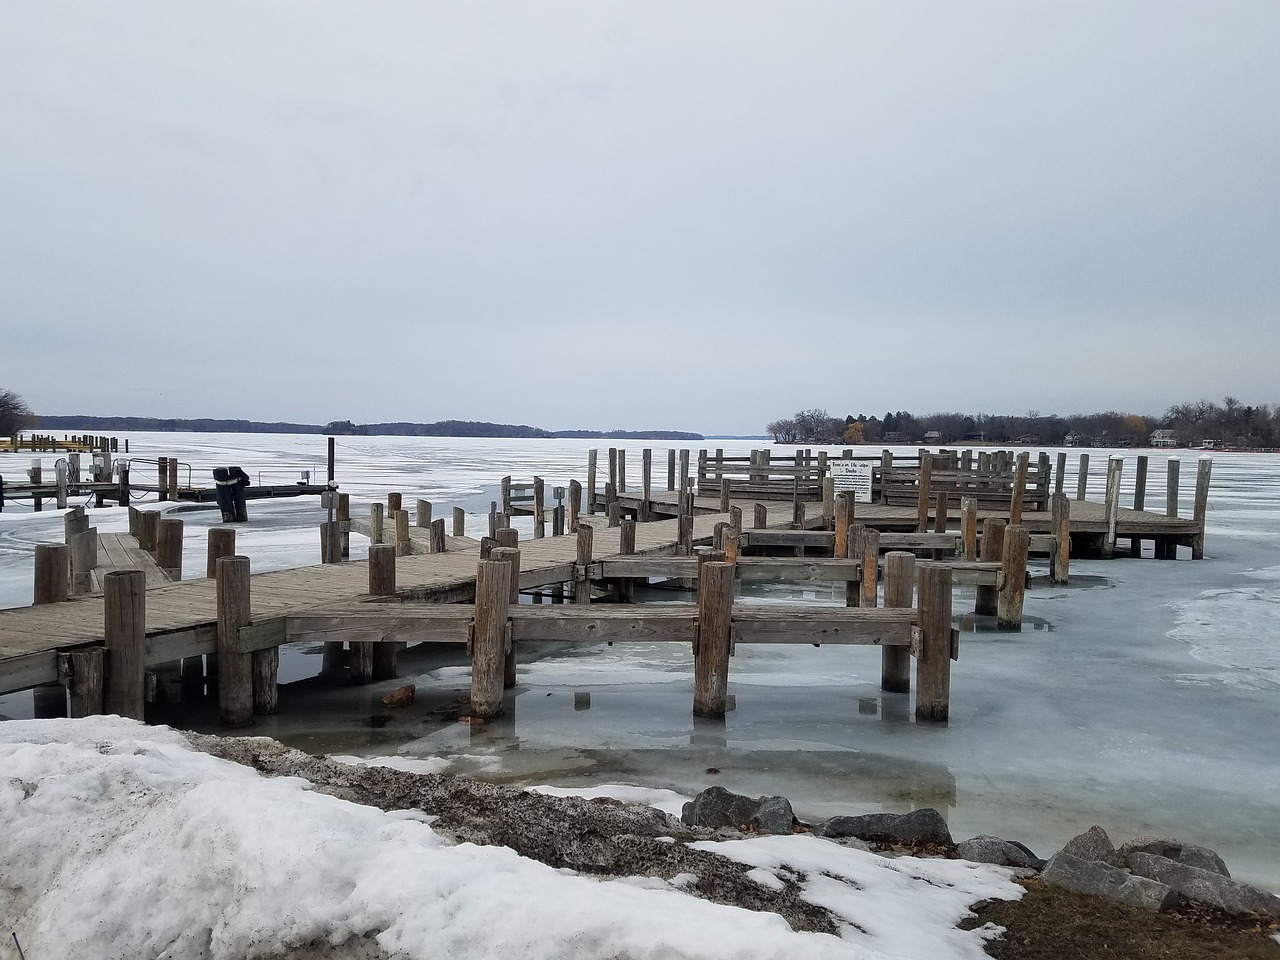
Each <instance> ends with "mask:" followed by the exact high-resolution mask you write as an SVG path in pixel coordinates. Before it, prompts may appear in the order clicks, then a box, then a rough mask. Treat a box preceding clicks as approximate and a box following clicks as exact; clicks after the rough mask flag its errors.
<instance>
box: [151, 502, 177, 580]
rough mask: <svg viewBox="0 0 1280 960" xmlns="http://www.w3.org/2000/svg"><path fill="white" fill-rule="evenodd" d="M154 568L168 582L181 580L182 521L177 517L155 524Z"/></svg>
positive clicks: (164, 519)
mask: <svg viewBox="0 0 1280 960" xmlns="http://www.w3.org/2000/svg"><path fill="white" fill-rule="evenodd" d="M156 566H158V567H159V568H160V571H161V573H163V574H164V575H165V576H166V577H168V578H169V579H170V580H174V581H177V580H181V579H182V521H181V520H179V519H178V518H177V517H162V518H161V519H160V520H158V521H157V522H156Z"/></svg>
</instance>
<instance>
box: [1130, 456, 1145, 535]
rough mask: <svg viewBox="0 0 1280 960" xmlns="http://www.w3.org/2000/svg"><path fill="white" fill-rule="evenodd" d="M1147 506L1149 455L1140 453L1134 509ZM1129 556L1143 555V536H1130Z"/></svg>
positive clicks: (1134, 480) (1134, 479) (1134, 491)
mask: <svg viewBox="0 0 1280 960" xmlns="http://www.w3.org/2000/svg"><path fill="white" fill-rule="evenodd" d="M1146 506H1147V455H1146V454H1145V453H1140V454H1138V466H1137V472H1136V473H1135V474H1134V477H1133V509H1135V510H1145V509H1146ZM1129 556H1131V557H1141V556H1142V538H1141V537H1139V536H1137V535H1136V534H1135V535H1133V536H1131V537H1130V538H1129Z"/></svg>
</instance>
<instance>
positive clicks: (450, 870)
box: [0, 717, 1020, 960]
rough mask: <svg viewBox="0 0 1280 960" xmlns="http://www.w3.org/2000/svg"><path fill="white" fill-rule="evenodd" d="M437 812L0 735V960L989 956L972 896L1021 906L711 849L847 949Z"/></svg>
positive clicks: (845, 867)
mask: <svg viewBox="0 0 1280 960" xmlns="http://www.w3.org/2000/svg"><path fill="white" fill-rule="evenodd" d="M429 819H430V818H428V817H424V816H423V815H422V814H421V813H415V812H412V811H402V812H399V813H390V814H388V813H384V812H382V811H380V810H377V809H375V808H373V807H366V806H361V805H358V804H353V803H349V802H346V801H343V800H338V799H335V798H333V797H330V796H326V795H322V794H318V793H316V792H314V791H312V790H311V789H310V788H309V785H308V784H307V783H306V782H305V781H303V780H300V779H297V778H267V777H263V776H261V775H259V774H258V773H257V772H255V771H253V770H251V769H249V768H247V767H243V766H240V765H237V764H234V763H230V762H228V761H224V760H219V759H217V758H214V757H211V756H209V755H207V754H203V753H200V752H198V751H196V750H194V749H193V748H192V747H191V746H190V745H189V743H188V742H187V740H186V739H185V738H184V737H183V736H182V735H181V734H179V733H177V732H175V731H173V730H170V729H167V728H163V727H147V726H144V725H142V724H138V723H134V722H132V721H128V720H122V719H120V718H117V717H106V718H103V717H98V718H92V719H88V720H38V721H34V720H33V721H13V722H7V723H0V935H2V936H0V940H3V941H4V944H3V945H2V946H0V957H6V956H7V951H8V950H10V949H11V947H12V938H11V936H10V931H13V932H16V934H17V936H18V939H19V941H20V943H21V946H22V948H23V950H24V951H25V953H26V956H28V957H90V956H91V957H95V958H98V960H112V958H130V960H132V958H136V957H145V956H152V957H165V958H173V960H182V958H196V957H199V958H233V957H234V958H245V957H266V956H272V955H279V954H281V953H283V952H284V951H287V950H290V949H292V948H296V947H299V946H303V945H308V944H311V945H315V944H316V943H321V944H324V943H327V944H332V945H339V946H340V947H341V948H342V949H339V950H337V951H335V952H334V953H333V954H331V955H332V956H355V955H357V953H359V955H361V956H370V955H376V954H377V953H378V952H382V953H383V954H384V955H391V956H402V957H413V958H419V957H421V958H426V957H450V958H453V960H469V958H489V957H497V956H510V957H516V956H518V957H522V958H528V960H537V958H548V960H550V958H557V960H559V958H565V957H583V958H586V957H590V958H606V957H624V958H636V960H639V958H646V960H659V958H663V960H667V958H670V960H676V958H683V957H690V958H721V957H722V958H726V960H727V958H730V957H732V958H735V960H750V958H783V957H806V958H814V960H819V958H827V957H831V958H835V957H848V958H859V960H875V958H881V957H917V958H930V960H949V958H955V960H981V958H983V957H984V954H983V951H982V942H983V938H984V937H986V936H990V935H991V934H992V931H990V930H980V931H969V932H965V931H960V930H957V929H955V923H956V922H957V921H958V920H960V919H961V918H963V917H964V916H965V915H966V914H967V912H968V911H967V909H966V907H967V905H968V904H970V903H973V902H975V901H977V900H980V899H984V898H990V897H999V898H1013V897H1017V896H1018V895H1019V894H1020V888H1019V887H1018V886H1017V885H1015V884H1013V883H1012V882H1011V881H1010V880H1009V877H1008V871H1005V870H1002V869H999V868H995V867H987V866H979V865H977V864H967V863H963V862H959V861H941V860H938V861H934V860H923V859H914V858H901V859H897V860H891V859H885V858H882V857H877V856H874V855H872V854H867V853H863V852H860V851H856V850H848V849H845V848H842V847H840V846H838V845H836V844H832V843H828V842H826V841H821V840H817V839H814V838H812V837H804V836H798V837H780V838H773V839H768V840H763V839H762V840H748V841H738V842H732V843H721V844H713V845H711V847H710V848H711V849H714V850H716V851H717V852H719V853H722V854H724V855H726V856H730V857H733V858H734V859H737V860H739V861H743V862H746V863H749V864H750V865H751V866H752V867H753V873H752V876H753V878H755V879H757V880H758V882H760V883H762V884H764V885H766V886H769V885H776V884H781V883H782V880H781V879H779V878H780V877H782V876H785V875H787V874H791V875H793V876H799V874H800V873H804V874H805V875H806V877H807V879H806V880H805V883H806V895H807V896H808V897H809V898H811V899H812V900H813V902H815V903H818V904H821V905H823V906H825V907H827V908H828V909H830V910H831V911H833V912H834V913H835V914H836V915H837V916H838V917H840V918H843V919H844V920H845V921H847V926H845V927H844V928H843V937H842V938H837V937H832V936H827V935H819V934H812V933H796V932H793V931H792V930H791V929H790V927H788V926H787V924H786V923H785V922H784V921H783V920H782V919H781V918H780V917H777V916H775V915H773V914H764V913H755V912H751V911H747V910H742V909H738V908H734V907H726V906H721V905H717V904H713V903H709V902H707V901H704V900H700V899H697V898H695V897H693V896H690V895H688V894H686V893H683V892H681V891H680V890H679V889H678V887H677V886H675V885H672V884H667V883H664V882H660V881H656V880H653V879H646V880H644V881H637V880H634V879H631V880H628V879H623V880H598V879H592V878H589V877H585V876H581V875H578V874H574V873H572V872H569V871H565V870H555V869H552V868H550V867H547V866H545V865H543V864H540V863H537V862H535V861H532V860H529V859H525V858H523V857H520V856H518V855H516V854H515V853H514V852H513V851H511V850H509V849H507V848H504V847H481V846H475V845H472V844H454V843H451V842H450V841H449V840H447V839H446V838H444V837H442V836H441V835H439V834H437V833H435V832H434V831H433V830H432V829H431V827H430V825H429V823H427V822H425V821H427V820H429ZM678 879H679V878H677V880H678ZM362 938H363V939H362ZM375 943H376V947H377V948H379V949H374V944H375ZM356 947H359V948H360V950H361V951H364V952H360V951H358V950H357V949H356ZM347 948H351V949H350V951H349V952H344V951H347ZM369 950H373V953H369V952H368V951H369ZM299 955H301V954H299Z"/></svg>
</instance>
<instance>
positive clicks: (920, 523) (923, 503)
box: [916, 450, 933, 533]
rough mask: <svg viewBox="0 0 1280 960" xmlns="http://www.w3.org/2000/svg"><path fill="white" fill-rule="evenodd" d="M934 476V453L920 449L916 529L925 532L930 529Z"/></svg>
mask: <svg viewBox="0 0 1280 960" xmlns="http://www.w3.org/2000/svg"><path fill="white" fill-rule="evenodd" d="M932 476H933V455H932V454H931V453H929V451H928V450H921V451H920V495H919V497H918V499H917V501H916V530H918V531H919V532H920V533H924V532H926V531H927V530H928V529H929V493H930V491H929V483H930V478H931V477H932Z"/></svg>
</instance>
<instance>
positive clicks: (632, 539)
mask: <svg viewBox="0 0 1280 960" xmlns="http://www.w3.org/2000/svg"><path fill="white" fill-rule="evenodd" d="M635 552H636V522H635V521H634V520H623V521H622V526H621V528H620V529H619V530H618V554H619V555H620V556H624V557H629V556H631V555H632V554H634V553H635ZM635 600H636V581H635V579H634V578H633V577H622V578H621V579H619V580H618V601H619V602H620V603H635Z"/></svg>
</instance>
